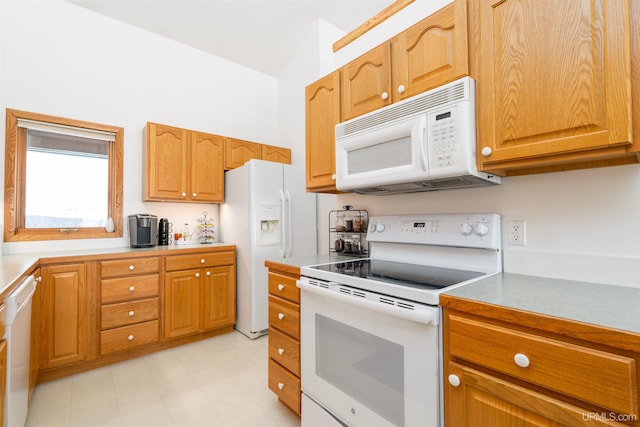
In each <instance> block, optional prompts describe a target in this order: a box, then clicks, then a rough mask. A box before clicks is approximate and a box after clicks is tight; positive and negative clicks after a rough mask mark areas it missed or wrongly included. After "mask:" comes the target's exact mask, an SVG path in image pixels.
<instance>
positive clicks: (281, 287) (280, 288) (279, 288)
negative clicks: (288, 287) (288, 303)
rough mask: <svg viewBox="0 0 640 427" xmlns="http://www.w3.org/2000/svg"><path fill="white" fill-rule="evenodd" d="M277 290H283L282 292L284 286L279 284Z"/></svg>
mask: <svg viewBox="0 0 640 427" xmlns="http://www.w3.org/2000/svg"><path fill="white" fill-rule="evenodd" d="M278 290H279V291H283V290H284V285H283V284H282V283H280V284H279V285H278Z"/></svg>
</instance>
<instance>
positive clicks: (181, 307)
mask: <svg viewBox="0 0 640 427" xmlns="http://www.w3.org/2000/svg"><path fill="white" fill-rule="evenodd" d="M200 275H201V273H200V270H199V269H198V270H184V271H174V272H171V273H166V274H165V283H164V286H165V298H164V337H165V338H175V337H180V336H183V335H189V334H193V333H196V332H198V331H199V330H200V291H199V290H200Z"/></svg>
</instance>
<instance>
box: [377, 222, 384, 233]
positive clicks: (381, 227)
mask: <svg viewBox="0 0 640 427" xmlns="http://www.w3.org/2000/svg"><path fill="white" fill-rule="evenodd" d="M376 231H377V232H378V233H382V232H383V231H384V224H383V223H381V222H379V223H377V224H376Z"/></svg>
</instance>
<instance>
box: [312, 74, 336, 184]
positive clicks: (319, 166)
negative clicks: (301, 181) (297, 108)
mask: <svg viewBox="0 0 640 427" xmlns="http://www.w3.org/2000/svg"><path fill="white" fill-rule="evenodd" d="M305 114H306V118H305V123H306V173H307V190H309V191H318V192H335V191H336V181H335V175H336V155H335V153H336V149H335V140H336V138H335V127H336V125H337V124H338V123H339V122H340V71H334V72H333V73H331V74H329V75H327V76H325V77H323V78H321V79H320V80H318V81H316V82H314V83H312V84H310V85H309V86H307V87H306V89H305Z"/></svg>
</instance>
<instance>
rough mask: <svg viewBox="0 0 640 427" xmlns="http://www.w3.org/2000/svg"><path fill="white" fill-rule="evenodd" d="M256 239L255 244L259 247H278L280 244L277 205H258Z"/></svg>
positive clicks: (280, 235)
mask: <svg viewBox="0 0 640 427" xmlns="http://www.w3.org/2000/svg"><path fill="white" fill-rule="evenodd" d="M256 238H257V242H256V243H257V244H258V245H260V246H269V245H279V244H280V243H281V238H282V230H281V225H280V204H279V203H262V204H260V207H259V212H258V227H257V233H256Z"/></svg>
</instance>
